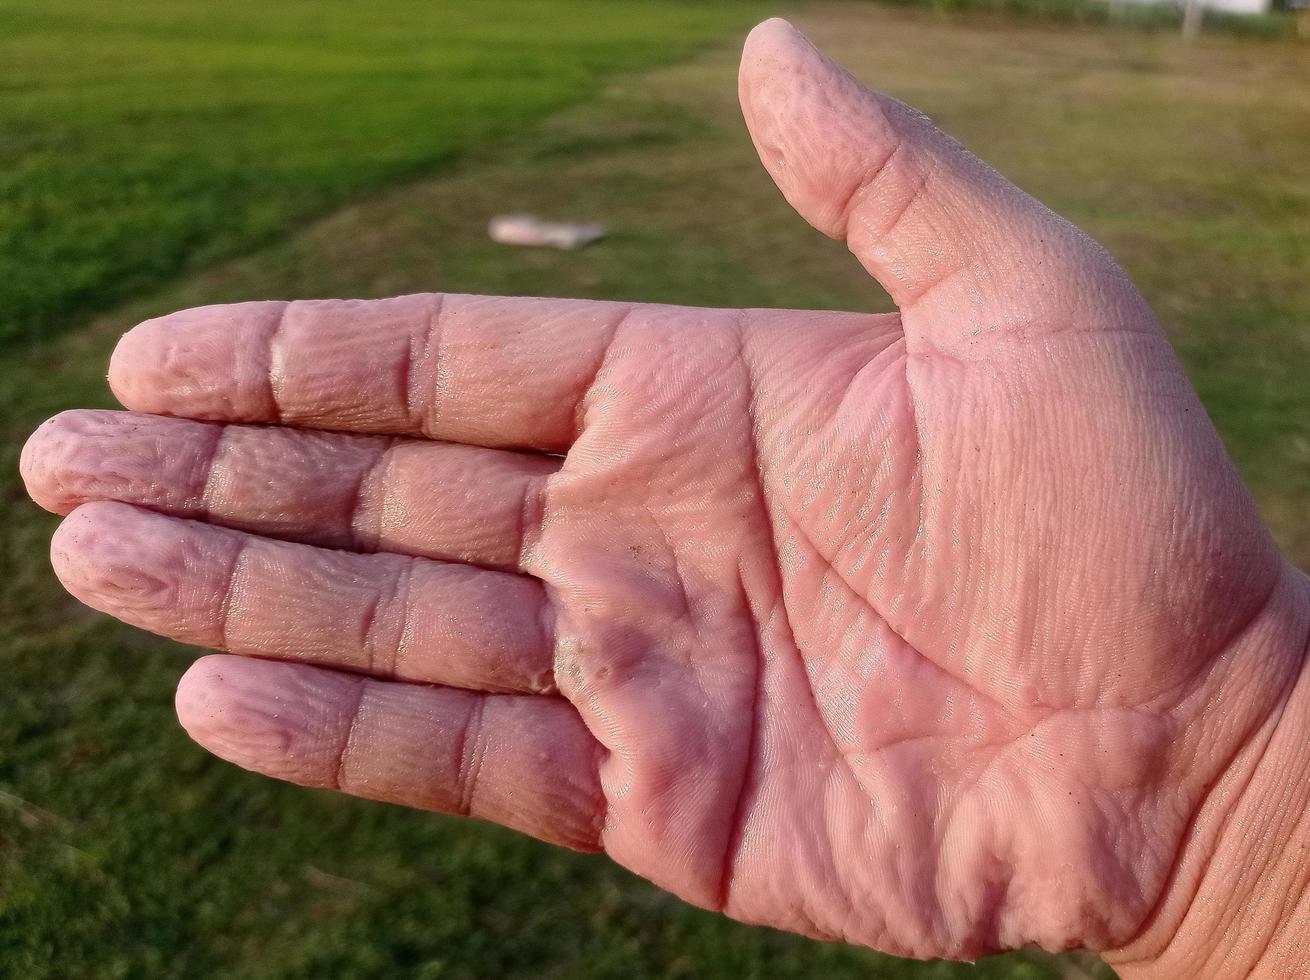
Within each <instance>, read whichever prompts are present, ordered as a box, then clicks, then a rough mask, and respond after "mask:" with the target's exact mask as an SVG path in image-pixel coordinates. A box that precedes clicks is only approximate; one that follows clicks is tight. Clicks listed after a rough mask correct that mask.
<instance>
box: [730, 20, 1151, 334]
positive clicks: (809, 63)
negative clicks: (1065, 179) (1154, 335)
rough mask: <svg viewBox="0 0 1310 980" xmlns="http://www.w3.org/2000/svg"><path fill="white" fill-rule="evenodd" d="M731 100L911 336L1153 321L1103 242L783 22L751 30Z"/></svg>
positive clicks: (771, 164) (782, 182)
mask: <svg viewBox="0 0 1310 980" xmlns="http://www.w3.org/2000/svg"><path fill="white" fill-rule="evenodd" d="M740 95H741V104H742V110H743V113H744V115H745V118H746V125H747V128H748V129H749V130H750V134H751V138H752V139H753V140H754V142H755V147H756V149H757V150H758V152H759V155H760V159H761V160H762V161H763V162H764V166H765V168H766V169H767V170H768V171H769V173H770V175H771V176H772V177H773V180H774V182H775V183H776V184H777V185H778V187H779V189H781V190H782V192H783V194H784V195H785V196H786V198H787V200H788V201H789V202H790V203H791V205H792V206H793V207H794V208H796V210H797V211H799V212H800V214H801V216H802V217H804V218H805V219H806V220H807V221H809V222H810V224H812V225H813V226H814V227H815V228H817V229H819V230H820V231H822V232H824V233H825V234H827V235H830V236H832V237H834V238H840V239H844V240H845V241H846V243H847V246H848V247H849V248H850V250H851V252H852V253H853V254H854V255H855V257H856V258H858V259H859V260H860V262H861V264H863V265H864V267H865V268H866V269H867V270H868V271H869V273H870V274H871V275H872V276H873V277H874V278H875V279H877V280H878V282H879V283H881V284H882V286H883V288H884V289H886V290H887V292H888V293H889V294H890V295H891V297H892V299H893V300H894V301H895V302H896V304H897V305H898V306H899V307H900V308H901V317H902V321H903V323H904V326H905V331H906V336H907V339H908V340H909V341H910V342H911V343H917V344H920V345H928V346H932V347H937V348H940V349H947V350H957V349H958V348H959V347H960V346H961V345H962V344H964V343H969V342H972V341H974V340H976V339H978V338H979V337H982V336H984V335H987V334H990V333H995V332H1006V333H1014V332H1016V331H1018V332H1021V333H1022V334H1024V335H1032V334H1040V333H1045V332H1047V331H1058V330H1067V329H1070V328H1071V327H1074V328H1077V329H1079V330H1084V329H1097V328H1098V327H1101V326H1104V327H1110V328H1113V327H1123V326H1124V325H1125V324H1129V323H1130V324H1132V325H1134V326H1136V327H1137V328H1139V329H1140V328H1141V327H1142V326H1143V325H1149V324H1150V323H1152V322H1153V321H1152V319H1151V316H1150V313H1149V311H1148V310H1147V309H1146V307H1145V304H1144V303H1143V301H1142V300H1141V298H1140V297H1139V296H1138V295H1137V292H1136V290H1135V289H1133V287H1132V285H1131V284H1130V283H1129V282H1128V280H1127V277H1126V276H1125V275H1124V274H1123V272H1122V270H1120V269H1119V267H1118V266H1117V265H1116V264H1115V263H1114V261H1113V260H1112V259H1111V258H1110V257H1109V256H1108V255H1107V254H1106V252H1105V251H1104V249H1102V248H1101V247H1100V246H1099V245H1097V244H1096V243H1095V242H1093V241H1092V240H1091V239H1090V238H1088V237H1087V236H1086V235H1085V234H1083V233H1082V232H1081V231H1079V230H1078V229H1077V228H1075V227H1074V226H1073V225H1071V224H1069V222H1067V221H1065V220H1064V219H1062V218H1060V217H1058V216H1057V215H1055V214H1054V213H1052V212H1051V211H1049V210H1048V209H1046V208H1045V207H1043V206H1042V205H1041V204H1039V203H1038V202H1037V201H1035V200H1034V199H1033V198H1031V197H1029V196H1028V195H1027V194H1025V193H1024V192H1023V191H1021V190H1019V189H1018V188H1017V187H1015V186H1014V185H1013V184H1011V183H1010V182H1009V181H1007V180H1006V179H1005V178H1004V177H1002V176H1001V175H1000V174H998V173H997V172H996V171H995V170H992V169H991V168H990V167H988V166H987V165H986V164H984V163H983V162H982V161H981V160H979V159H978V158H977V157H975V156H974V155H973V154H971V153H969V152H968V151H967V150H965V149H964V148H963V147H962V146H960V145H959V144H958V143H956V142H955V141H954V140H952V139H951V138H950V137H949V136H947V135H946V134H945V133H943V132H942V131H941V130H939V129H938V128H937V127H936V126H934V125H933V124H932V122H931V121H930V120H929V119H928V118H927V117H926V116H924V115H922V114H921V113H918V112H916V111H915V110H913V109H911V108H909V107H908V106H906V105H904V104H902V103H900V102H897V101H896V100H894V99H891V98H888V97H887V96H884V95H879V94H878V93H876V92H872V91H870V90H869V89H867V88H865V87H864V86H863V85H861V84H860V83H859V82H858V81H856V80H855V78H853V77H852V76H851V75H850V74H849V73H847V72H846V71H845V70H843V69H842V68H840V67H839V66H837V65H836V64H834V63H833V62H832V61H830V60H829V59H828V58H826V57H824V55H822V54H821V53H820V52H819V51H818V50H817V49H816V48H815V47H814V45H812V44H811V43H810V42H809V41H808V40H807V39H806V38H805V36H804V35H802V34H801V33H800V32H799V31H797V30H796V29H795V28H794V27H792V26H791V25H790V24H789V23H787V22H786V21H784V20H779V19H773V20H768V21H765V22H764V23H763V24H760V25H759V26H758V27H756V28H755V29H754V30H753V31H752V32H751V34H750V37H749V38H748V39H747V41H746V47H745V51H744V52H743V54H742V62H741V75H740ZM1143 318H1145V319H1143ZM1148 329H1150V328H1149V327H1148Z"/></svg>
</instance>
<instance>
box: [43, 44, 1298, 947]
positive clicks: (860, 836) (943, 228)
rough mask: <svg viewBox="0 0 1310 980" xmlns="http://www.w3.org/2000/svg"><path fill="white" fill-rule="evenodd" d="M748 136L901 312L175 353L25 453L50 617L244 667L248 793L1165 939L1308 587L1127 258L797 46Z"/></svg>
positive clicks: (773, 49) (913, 927)
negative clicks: (57, 613)
mask: <svg viewBox="0 0 1310 980" xmlns="http://www.w3.org/2000/svg"><path fill="white" fill-rule="evenodd" d="M741 96H742V104H743V107H744V110H745V115H746V121H747V124H748V126H749V128H750V131H751V134H752V136H753V138H754V140H755V143H756V146H757V147H758V149H759V152H760V156H761V157H762V159H763V161H764V164H765V166H766V167H767V168H768V170H769V172H770V173H771V174H772V175H773V177H774V179H775V181H776V182H777V183H778V184H779V186H780V188H781V189H782V191H783V193H784V194H785V195H786V196H787V198H788V200H789V201H790V202H791V203H792V204H793V205H794V206H795V207H796V209H797V210H798V211H799V212H800V213H801V214H802V215H803V216H804V217H805V218H806V219H807V220H809V221H810V222H811V224H813V225H815V226H816V227H817V228H819V229H820V230H822V231H824V232H826V233H828V234H830V235H833V236H837V237H841V238H844V239H845V240H846V241H847V242H848V244H849V246H850V248H851V251H852V252H853V253H854V254H855V256H856V257H857V258H858V259H859V260H860V261H861V262H862V263H863V264H864V266H865V267H866V268H867V269H868V270H869V272H870V273H871V274H872V275H873V277H874V278H876V279H877V280H878V281H879V282H880V283H882V285H883V286H884V287H885V288H886V289H887V291H888V292H889V293H890V294H891V296H892V298H893V299H894V300H895V302H896V304H897V306H898V307H899V310H900V312H899V314H894V315H888V316H869V315H863V314H836V313H816V312H797V311H783V310H732V311H729V310H703V309H684V308H674V307H658V306H641V305H638V306H628V305H620V304H610V303H592V302H573V301H562V300H539V299H502V298H486V297H473V296H455V295H437V296H407V297H400V298H397V299H392V300H384V301H379V302H347V301H325V302H297V303H290V304H284V303H247V304H239V305H235V306H227V307H209V308H204V309H198V310H192V311H188V312H184V313H180V314H176V315H173V316H170V317H165V318H163V319H160V320H154V321H150V322H148V323H145V324H142V325H141V326H139V327H137V328H136V329H135V330H133V331H132V332H130V333H129V334H128V335H127V336H126V337H125V338H124V339H123V341H122V342H121V344H120V345H119V347H118V350H117V351H116V353H115V355H114V358H113V362H112V364H111V367H110V381H111V384H112V386H113V388H114V390H115V392H116V393H117V395H118V397H119V399H120V400H121V401H122V403H123V405H124V406H125V407H126V408H127V409H129V410H130V411H129V412H128V413H106V412H71V413H66V414H65V415H62V416H60V417H58V418H57V419H55V420H53V421H52V422H50V423H48V424H47V425H46V426H45V427H43V428H42V429H41V430H40V431H39V432H38V433H37V434H36V435H35V436H34V437H33V439H32V441H31V442H30V443H29V445H28V447H27V449H26V451H25V454H24V460H23V466H24V473H25V476H26V479H27V482H28V486H29V489H30V491H31V493H32V495H33V497H34V498H35V499H36V500H37V501H39V502H40V503H42V504H43V505H44V506H46V507H48V508H50V509H52V510H54V511H56V512H58V513H68V514H69V515H70V516H69V517H68V519H67V520H66V521H65V522H64V524H63V525H62V526H61V528H60V529H59V531H58V532H57V534H56V537H55V541H54V545H53V549H52V554H53V561H54V564H55V569H56V571H57V573H58V574H59V576H60V578H61V579H62V581H63V582H64V584H65V585H66V586H67V587H68V588H69V590H70V591H71V592H72V593H73V594H74V595H76V596H77V597H79V598H80V599H82V600H83V601H84V602H87V603H88V604H90V605H92V606H94V607H96V608H98V609H101V610H104V611H106V612H109V613H111V614H112V615H114V616H117V617H119V618H120V619H123V620H125V621H127V622H129V623H134V624H136V625H139V626H142V627H145V628H146V629H150V630H154V631H156V632H159V633H163V634H165V635H168V636H172V637H175V638H177V639H179V640H183V641H185V642H189V643H195V644H199V645H201V646H205V647H210V648H214V649H219V650H225V651H228V652H229V653H232V654H240V655H253V656H255V657H258V658H260V659H243V658H242V657H240V656H236V657H234V656H221V657H209V658H205V659H202V660H200V661H199V662H197V663H196V664H195V666H193V667H192V669H191V670H190V671H189V672H188V673H187V675H186V676H185V677H184V678H183V680H182V683H181V685H180V688H179V690H178V701H177V706H178V713H179V716H180V718H181V720H182V723H183V724H184V725H185V726H186V728H187V729H188V731H189V732H190V733H191V734H192V735H193V737H195V738H196V739H197V740H198V741H199V742H200V743H201V744H203V745H204V746H206V747H207V748H209V749H210V750H211V751H213V752H215V753H217V754H218V755H220V756H222V757H224V758H226V759H230V760H232V761H233V762H236V763H238V764H239V765H242V766H245V767H247V768H250V769H254V770H256V771H259V772H263V773H267V774H269V775H272V776H276V777H279V778H283V779H290V780H293V781H295V782H299V783H303V784H307V785H312V786H324V787H330V788H335V789H340V790H342V791H345V792H348V793H356V794H359V795H363V796H369V797H373V798H376V799H382V800H390V801H394V802H399V803H404V804H408V805H411V806H417V807H424V808H428V809H432V810H439V811H444V812H455V813H463V814H470V815H472V816H476V817H482V818H486V819H489V820H495V821H497V822H500V823H504V824H506V825H508V826H511V827H516V828H518V829H520V830H523V831H526V832H527V833H530V834H534V835H536V836H538V837H541V838H543V839H545V840H548V841H553V842H556V843H560V844H564V845H567V846H571V847H577V848H584V849H604V850H605V851H607V852H608V853H609V854H610V855H611V856H612V857H613V858H614V859H615V860H617V861H619V862H621V863H622V864H624V865H626V866H627V867H629V868H631V869H632V870H634V871H636V872H637V873H639V874H641V875H644V876H645V877H647V878H650V879H651V880H652V881H655V882H656V883H658V884H660V885H662V886H663V887H665V888H667V889H669V890H670V891H672V892H674V893H675V894H677V895H679V896H681V897H683V898H685V899H686V900H688V901H690V902H694V903H696V904H698V905H703V906H706V907H709V908H713V909H721V910H722V911H724V912H726V913H727V914H729V915H731V916H734V917H736V918H740V919H743V920H746V921H749V922H758V923H767V924H770V925H773V926H778V927H781V928H784V929H791V930H795V931H798V932H802V933H806V934H809V935H813V936H820V937H828V938H841V939H846V940H849V941H851V942H857V943H864V944H868V945H872V946H876V947H879V948H881V949H884V950H887V951H890V952H894V953H900V954H907V955H914V956H951V957H974V956H977V955H980V954H982V953H986V952H990V951H993V950H998V949H1004V948H1010V947H1014V946H1018V945H1021V944H1024V943H1027V942H1039V943H1041V944H1043V945H1045V946H1047V947H1048V948H1051V949H1063V948H1067V947H1071V946H1078V945H1087V946H1090V947H1092V948H1095V949H1102V950H1104V949H1114V948H1116V947H1119V946H1122V945H1124V944H1126V943H1128V942H1129V941H1131V940H1133V939H1135V938H1138V937H1139V936H1140V935H1141V934H1142V933H1143V930H1146V929H1148V927H1150V928H1155V929H1157V930H1165V931H1168V930H1170V929H1172V928H1175V927H1176V926H1177V925H1178V922H1179V920H1180V918H1181V917H1182V915H1183V913H1182V912H1181V911H1180V912H1178V914H1177V915H1174V914H1173V913H1169V914H1168V915H1166V919H1168V921H1161V922H1157V921H1156V919H1157V917H1158V915H1157V913H1158V910H1159V909H1161V908H1162V907H1163V908H1168V907H1171V906H1168V905H1167V903H1166V899H1167V898H1169V897H1170V896H1172V895H1173V894H1174V891H1175V888H1176V882H1177V880H1178V872H1179V868H1180V867H1182V866H1183V864H1184V862H1185V861H1186V860H1199V858H1193V857H1192V855H1193V854H1194V852H1195V853H1199V852H1196V848H1197V847H1198V846H1200V845H1198V844H1197V843H1196V840H1197V838H1196V833H1197V831H1196V828H1197V827H1198V826H1202V827H1204V826H1208V824H1206V823H1205V822H1204V820H1201V822H1200V823H1199V824H1198V820H1200V817H1198V814H1203V813H1204V812H1208V811H1205V807H1206V806H1207V805H1208V801H1209V800H1210V795H1211V792H1212V790H1213V788H1214V787H1215V786H1216V785H1217V784H1219V783H1223V784H1224V785H1227V783H1225V782H1224V781H1225V780H1233V779H1239V778H1245V777H1248V776H1249V775H1250V772H1251V769H1252V768H1253V767H1254V765H1255V764H1254V762H1250V763H1249V764H1248V763H1247V762H1245V761H1243V760H1246V759H1247V757H1248V755H1249V753H1245V754H1244V751H1245V749H1246V748H1247V747H1248V746H1250V745H1251V744H1257V743H1258V744H1263V742H1261V740H1262V739H1263V740H1264V741H1265V742H1267V741H1268V738H1269V732H1270V731H1271V730H1272V729H1273V727H1274V726H1275V724H1276V721H1277V717H1278V713H1279V712H1280V711H1281V710H1282V709H1283V706H1284V705H1285V704H1286V703H1287V699H1288V696H1289V691H1290V690H1291V687H1292V685H1293V683H1294V682H1295V680H1296V678H1297V677H1298V675H1299V672H1300V669H1301V663H1302V658H1303V654H1304V650H1305V641H1306V635H1307V630H1310V606H1308V604H1307V593H1306V588H1305V585H1304V582H1303V579H1302V578H1301V576H1300V574H1299V573H1297V572H1295V571H1294V570H1293V569H1291V568H1290V566H1288V565H1287V564H1286V563H1285V562H1284V561H1283V560H1282V559H1281V558H1280V556H1279V554H1278V552H1277V550H1276V549H1275V547H1274V545H1273V543H1272V541H1271V539H1270V538H1269V536H1268V534H1267V533H1266V532H1265V530H1264V529H1263V528H1262V526H1261V524H1260V522H1259V519H1258V517H1257V515H1256V512H1255V509H1254V507H1253V506H1252V504H1251V502H1250V500H1249V498H1248V496H1247V494H1246V491H1245V490H1244V488H1243V487H1242V485H1241V483H1240V481H1239V479H1238V477H1237V476H1236V474H1235V472H1234V470H1233V468H1232V466H1231V464H1230V463H1229V461H1228V459H1227V457H1226V455H1225V453H1224V450H1223V447H1222V445H1221V444H1220V441H1219V439H1218V438H1217V436H1216V435H1215V433H1214V431H1213V429H1212V428H1211V426H1210V423H1209V422H1208V420H1207V418H1206V415H1205V412H1204V410H1203V409H1202V407H1201V405H1200V404H1199V402H1198V401H1197V399H1196V397H1195V395H1194V393H1193V392H1192V390H1191V388H1190V386H1189V385H1188V383H1187V380H1186V378H1185V377H1184V375H1183V373H1182V371H1181V369H1180V367H1179V365H1178V364H1177V362H1176V360H1175V358H1174V356H1173V353H1172V352H1171V350H1170V347H1169V344H1168V342H1167V341H1166V339H1165V337H1164V335H1163V333H1162V332H1161V330H1160V329H1159V327H1158V326H1157V325H1156V323H1155V321H1154V319H1153V317H1152V315H1151V313H1150V311H1149V310H1148V309H1147V307H1146V306H1145V304H1144V302H1143V300H1142V299H1141V297H1140V296H1139V295H1138V294H1137V292H1136V291H1135V290H1134V289H1133V287H1132V285H1131V284H1130V283H1129V282H1128V280H1127V279H1126V277H1125V276H1124V274H1123V273H1122V271H1121V270H1120V269H1119V268H1118V267H1117V266H1116V265H1115V264H1114V263H1113V261H1112V260H1111V259H1110V258H1109V257H1108V255H1106V253H1105V252H1104V251H1103V250H1102V249H1100V248H1099V247H1098V246H1097V245H1096V244H1094V243H1093V242H1092V241H1090V240H1089V239H1088V238H1087V237H1086V236H1084V235H1083V234H1082V233H1080V232H1079V231H1077V230H1076V229H1075V228H1073V227H1072V226H1070V225H1069V224H1067V223H1066V222H1064V221H1063V220H1061V219H1060V218H1058V217H1056V216H1055V215H1053V214H1051V213H1050V212H1049V211H1046V210H1045V209H1044V208H1042V207H1041V206H1040V205H1038V204H1037V203H1036V202H1034V201H1033V200H1032V199H1030V198H1028V197H1027V196H1025V195H1024V194H1023V193H1022V192H1020V191H1019V190H1017V189H1016V188H1014V187H1013V186H1012V185H1010V184H1008V183H1007V182H1006V181H1004V180H1003V179H1002V178H1001V177H1000V176H998V175H997V174H996V173H995V172H993V171H991V170H989V169H988V168H986V167H985V166H984V165H983V164H982V163H980V162H979V161H978V160H977V159H975V158H974V157H972V156H970V155H969V154H968V153H967V152H966V151H964V150H963V149H962V148H961V147H959V146H958V145H957V144H955V143H953V142H952V141H951V140H950V139H949V138H948V137H946V136H944V135H943V134H942V133H940V132H939V131H937V130H936V129H935V128H934V127H933V126H932V125H931V123H930V122H929V121H928V120H927V119H926V118H924V117H923V116H920V115H918V114H916V113H915V112H913V111H912V110H910V109H908V108H906V107H905V106H903V105H901V104H899V103H896V102H894V101H892V100H890V99H887V98H885V97H883V96H879V95H875V94H872V93H870V92H868V91H867V90H865V89H864V88H862V87H861V86H860V85H859V84H858V83H857V82H855V80H854V79H852V78H851V77H850V76H849V75H846V74H845V73H843V72H842V71H841V70H840V69H838V68H836V67H835V66H834V65H832V64H831V63H830V62H828V61H826V60H825V59H824V58H823V57H822V56H821V55H820V54H819V53H818V52H817V51H815V50H814V49H813V48H812V47H811V46H810V45H809V44H808V43H807V42H806V41H805V40H804V39H803V38H802V37H801V36H800V35H798V34H797V33H796V32H795V31H794V30H793V29H791V28H790V27H789V26H788V25H786V24H785V23H783V22H780V21H771V22H768V23H766V24H764V25H762V26H761V27H759V28H757V29H756V31H755V32H754V33H753V34H752V35H751V39H750V40H749V42H748V44H747V47H746V52H745V55H744V59H743V63H742V75H741ZM1234 773H1236V774H1237V775H1234ZM1207 819H1208V818H1207ZM1206 853H1208V852H1206Z"/></svg>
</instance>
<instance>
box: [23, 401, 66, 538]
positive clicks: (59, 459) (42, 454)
mask: <svg viewBox="0 0 1310 980" xmlns="http://www.w3.org/2000/svg"><path fill="white" fill-rule="evenodd" d="M74 414H76V413H74V412H60V413H59V414H58V415H56V416H54V417H53V418H50V419H46V420H45V421H44V422H42V423H41V424H40V425H39V426H37V428H36V430H35V431H33V433H32V434H31V435H30V436H28V437H27V442H25V443H24V444H23V448H22V451H21V452H20V453H19V454H18V475H19V477H20V478H21V479H22V481H23V487H24V489H26V490H27V495H28V496H29V497H31V498H32V500H33V501H35V502H36V504H37V506H39V507H41V508H43V509H45V510H48V511H50V512H51V513H52V514H67V513H69V512H70V511H71V510H72V509H73V508H74V507H75V506H76V503H74V502H73V500H72V498H71V496H70V494H69V493H68V492H67V488H65V487H64V486H62V482H61V480H60V473H61V472H62V470H63V469H64V466H63V463H64V460H65V458H66V457H67V455H68V448H69V446H68V442H69V438H68V437H69V429H70V426H69V416H72V415H74Z"/></svg>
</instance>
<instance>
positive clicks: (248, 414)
mask: <svg viewBox="0 0 1310 980" xmlns="http://www.w3.org/2000/svg"><path fill="white" fill-rule="evenodd" d="M286 305H287V304H285V303H281V302H252V303H234V304H230V305H217V306H198V307H193V308H191V309H186V310H179V311H178V312H176V313H170V314H167V315H166V316H161V317H156V318H154V319H151V320H145V321H143V322H142V323H139V324H137V326H135V327H133V328H132V329H131V330H129V331H127V333H125V334H124V335H123V336H122V337H121V338H120V339H119V341H118V344H117V345H116V346H115V348H114V352H113V354H111V355H110V358H109V388H110V390H111V391H112V392H113V393H114V397H115V398H117V399H118V400H119V402H120V403H121V404H122V405H123V407H124V408H128V409H131V410H132V411H136V412H148V413H151V414H155V415H181V416H186V417H190V418H198V419H226V420H231V421H246V420H255V419H261V418H266V417H267V416H268V414H269V404H268V403H269V400H270V395H269V389H268V372H269V370H270V363H269V350H268V337H269V335H270V334H271V333H272V332H273V331H274V330H275V329H276V325H277V323H278V322H279V320H280V318H281V315H282V312H283V311H284V310H285V309H286Z"/></svg>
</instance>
